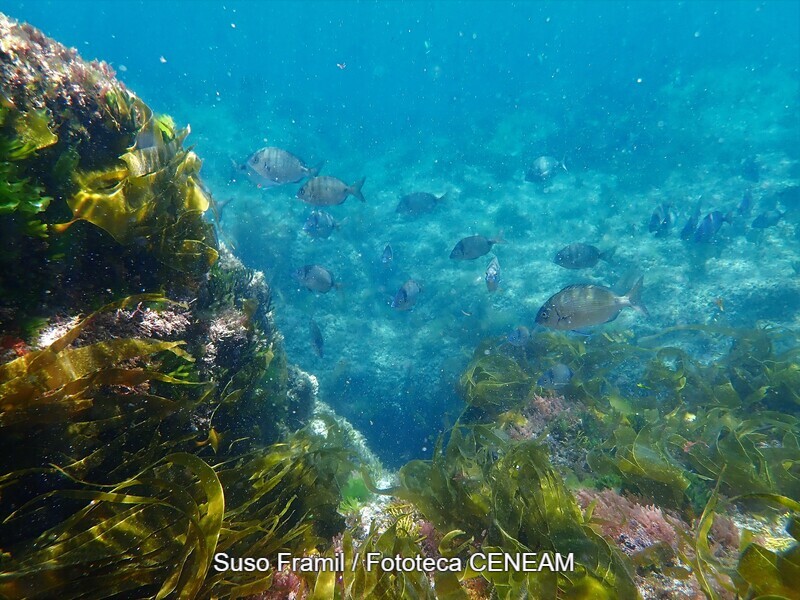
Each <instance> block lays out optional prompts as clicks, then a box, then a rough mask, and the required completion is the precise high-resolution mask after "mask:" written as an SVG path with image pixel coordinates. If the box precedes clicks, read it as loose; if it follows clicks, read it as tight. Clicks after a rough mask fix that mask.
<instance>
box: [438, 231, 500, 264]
mask: <svg viewBox="0 0 800 600" xmlns="http://www.w3.org/2000/svg"><path fill="white" fill-rule="evenodd" d="M502 243H505V240H504V239H503V236H502V235H499V236H497V237H496V238H494V239H488V238H485V237H483V236H482V235H471V236H470V237H465V238H464V239H463V240H461V241H459V242H458V243H457V244H456V246H455V248H453V251H452V252H450V258H451V259H452V260H475V259H476V258H480V257H481V256H483V255H484V254H488V253H489V250H491V249H492V246H494V245H495V244H502Z"/></svg>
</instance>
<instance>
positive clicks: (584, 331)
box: [569, 328, 593, 337]
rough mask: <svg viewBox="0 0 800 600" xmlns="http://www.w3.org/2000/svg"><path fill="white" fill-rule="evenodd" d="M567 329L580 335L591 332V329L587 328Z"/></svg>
mask: <svg viewBox="0 0 800 600" xmlns="http://www.w3.org/2000/svg"><path fill="white" fill-rule="evenodd" d="M569 331H570V333H577V334H578V335H582V336H583V337H589V336H591V335H592V333H593V331H592V330H591V329H589V328H582V329H570V330H569Z"/></svg>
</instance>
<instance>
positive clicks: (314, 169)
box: [308, 160, 325, 178]
mask: <svg viewBox="0 0 800 600" xmlns="http://www.w3.org/2000/svg"><path fill="white" fill-rule="evenodd" d="M324 166H325V161H324V160H323V161H321V162H320V163H319V164H318V165H316V166H313V167H310V168H309V169H308V177H309V178H311V177H316V176H317V175H319V172H320V171H322V167H324Z"/></svg>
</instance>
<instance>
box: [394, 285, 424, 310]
mask: <svg viewBox="0 0 800 600" xmlns="http://www.w3.org/2000/svg"><path fill="white" fill-rule="evenodd" d="M420 291H422V288H420V286H419V284H418V283H417V282H416V281H414V280H413V279H409V280H408V281H406V282H405V283H404V284H403V285H402V286H401V287H400V289H399V290H397V293H396V294H395V295H394V298H393V299H392V308H394V309H395V310H411V309H412V308H413V307H414V305H415V304H416V303H417V296H419V293H420Z"/></svg>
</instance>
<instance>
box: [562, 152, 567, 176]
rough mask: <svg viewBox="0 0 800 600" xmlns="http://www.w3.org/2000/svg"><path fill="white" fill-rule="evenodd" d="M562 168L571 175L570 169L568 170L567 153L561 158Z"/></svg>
mask: <svg viewBox="0 0 800 600" xmlns="http://www.w3.org/2000/svg"><path fill="white" fill-rule="evenodd" d="M561 168H562V169H564V171H566V172H567V173H569V169H567V153H566V152H565V153H564V156H562V157H561Z"/></svg>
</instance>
